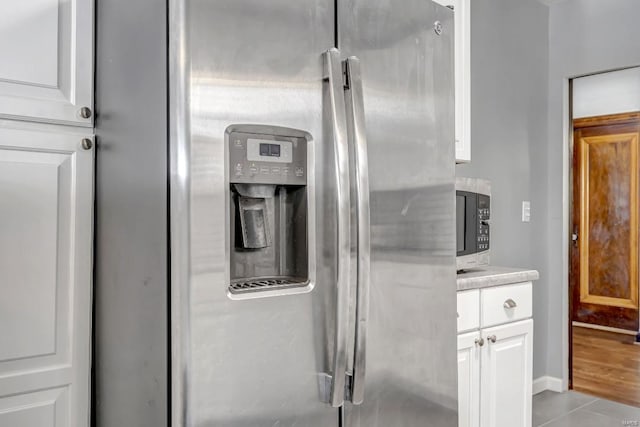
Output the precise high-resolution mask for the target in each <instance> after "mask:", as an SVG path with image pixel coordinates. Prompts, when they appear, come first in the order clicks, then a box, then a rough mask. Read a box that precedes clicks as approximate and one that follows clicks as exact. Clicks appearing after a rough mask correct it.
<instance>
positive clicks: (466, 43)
mask: <svg viewBox="0 0 640 427" xmlns="http://www.w3.org/2000/svg"><path fill="white" fill-rule="evenodd" d="M435 1H436V3H439V4H441V5H443V6H448V7H450V8H452V9H453V11H454V14H455V16H454V24H455V27H456V28H455V66H454V69H455V87H456V95H455V101H456V112H455V115H456V131H455V135H456V136H455V137H456V163H468V162H470V161H471V7H470V0H435Z"/></svg>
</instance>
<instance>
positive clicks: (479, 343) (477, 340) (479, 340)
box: [475, 338, 484, 347]
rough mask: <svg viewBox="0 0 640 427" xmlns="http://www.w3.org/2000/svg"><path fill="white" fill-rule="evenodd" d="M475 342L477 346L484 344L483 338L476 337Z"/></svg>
mask: <svg viewBox="0 0 640 427" xmlns="http://www.w3.org/2000/svg"><path fill="white" fill-rule="evenodd" d="M475 343H476V345H477V346H480V347H482V346H483V345H484V338H476V341H475Z"/></svg>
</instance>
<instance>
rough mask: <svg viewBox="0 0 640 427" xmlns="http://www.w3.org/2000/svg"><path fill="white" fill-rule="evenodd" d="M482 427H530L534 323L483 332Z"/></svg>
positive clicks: (498, 327)
mask: <svg viewBox="0 0 640 427" xmlns="http://www.w3.org/2000/svg"><path fill="white" fill-rule="evenodd" d="M482 335H483V336H484V339H485V343H484V346H483V348H482V355H481V360H482V361H481V365H482V378H481V381H480V384H481V386H480V408H481V409H480V414H481V420H482V421H481V423H480V424H481V425H482V426H492V427H517V426H522V427H530V426H531V396H532V390H531V387H532V375H533V371H532V363H533V351H532V346H531V344H532V337H533V320H531V319H528V320H523V321H520V322H515V323H508V324H506V325H502V326H496V327H494V328H488V329H483V330H482Z"/></svg>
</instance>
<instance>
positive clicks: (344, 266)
mask: <svg viewBox="0 0 640 427" xmlns="http://www.w3.org/2000/svg"><path fill="white" fill-rule="evenodd" d="M324 78H325V79H326V81H327V86H328V89H329V105H328V107H329V111H330V116H331V123H332V134H333V146H334V153H335V160H334V162H335V174H336V199H337V205H338V206H337V230H336V233H337V235H338V238H337V240H338V241H337V248H336V251H337V262H338V279H337V281H336V295H337V297H336V313H335V316H336V320H335V325H336V331H335V347H334V355H333V369H332V371H331V376H332V385H331V406H334V407H339V406H341V405H342V404H343V403H344V388H345V380H346V369H347V340H348V334H349V332H348V328H349V295H350V293H349V277H350V274H351V273H350V268H351V267H350V263H351V254H350V251H351V246H350V245H351V242H350V240H349V238H350V234H351V224H350V223H351V199H350V191H351V187H350V183H349V145H348V136H347V116H346V112H345V103H344V95H343V87H344V82H343V79H342V62H341V60H340V52H338V50H337V49H329V50H328V51H326V52H325V53H324Z"/></svg>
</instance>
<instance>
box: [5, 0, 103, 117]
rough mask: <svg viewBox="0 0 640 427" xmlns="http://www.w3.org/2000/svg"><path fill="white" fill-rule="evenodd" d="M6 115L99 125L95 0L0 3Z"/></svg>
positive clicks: (34, 0) (23, 0)
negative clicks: (96, 116)
mask: <svg viewBox="0 0 640 427" xmlns="http://www.w3.org/2000/svg"><path fill="white" fill-rule="evenodd" d="M0 58H2V59H1V61H2V66H1V67H0V118H12V119H19V120H31V121H39V122H50V123H65V124H72V125H80V126H92V125H93V0H19V1H3V2H1V3H0Z"/></svg>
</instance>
